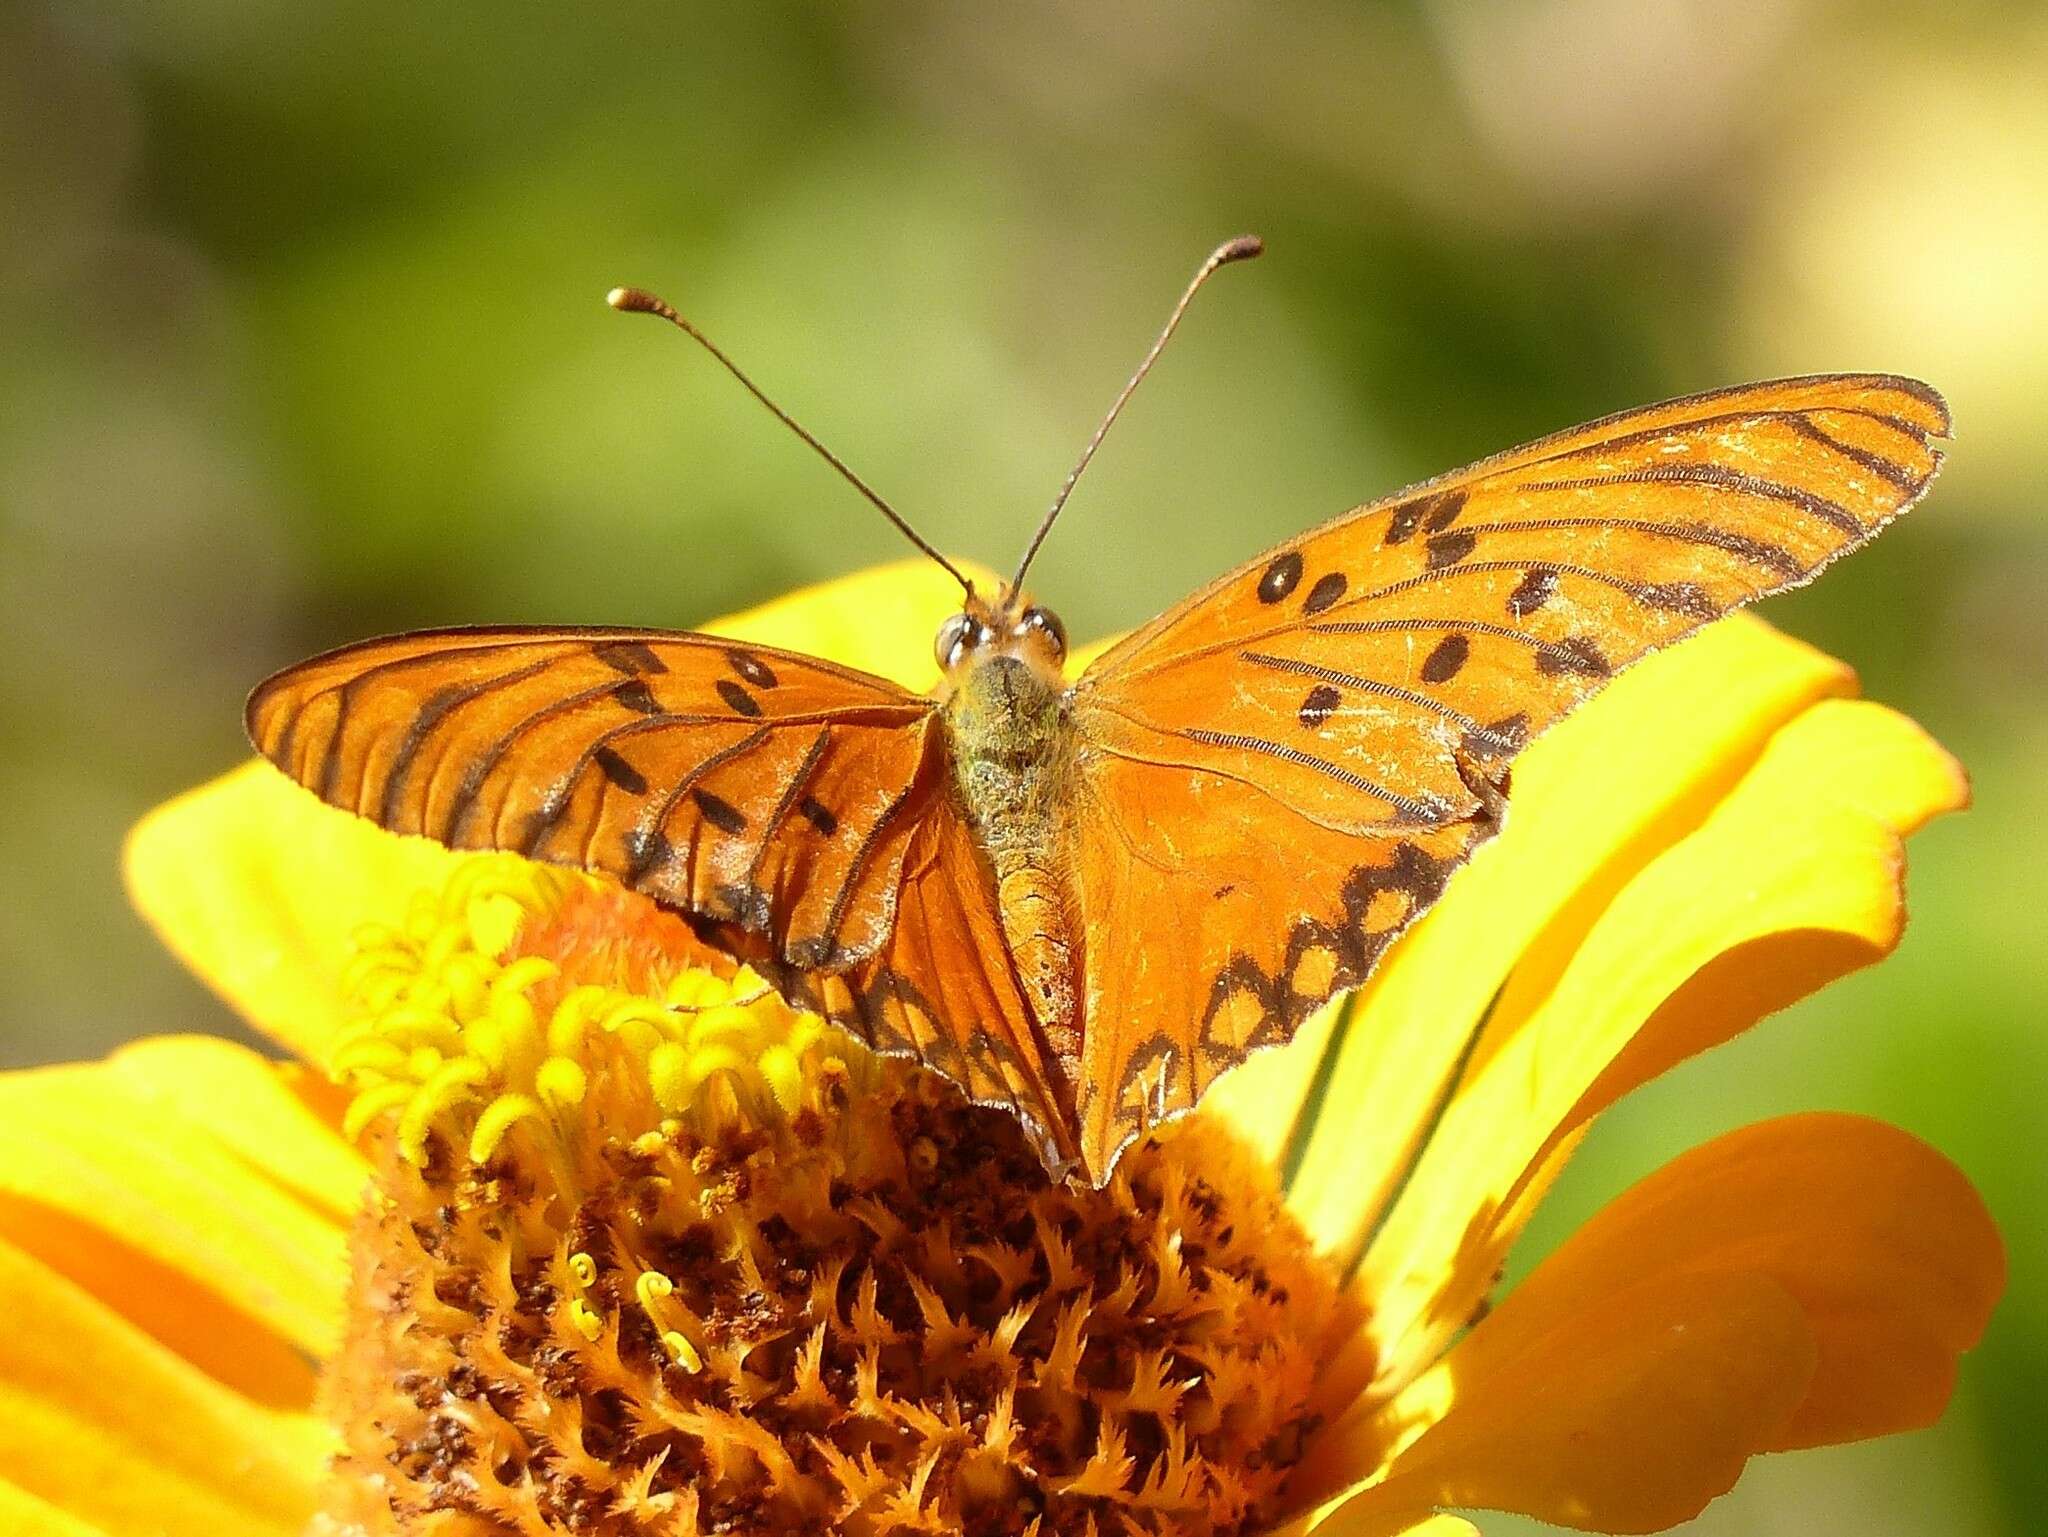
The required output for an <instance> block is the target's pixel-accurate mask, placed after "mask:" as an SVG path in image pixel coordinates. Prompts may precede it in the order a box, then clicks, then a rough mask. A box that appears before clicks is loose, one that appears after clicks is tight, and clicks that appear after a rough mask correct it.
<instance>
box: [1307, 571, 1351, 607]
mask: <svg viewBox="0 0 2048 1537" xmlns="http://www.w3.org/2000/svg"><path fill="white" fill-rule="evenodd" d="M1347 585H1348V584H1347V583H1346V582H1345V580H1344V573H1343V572H1341V571H1331V572H1327V573H1326V574H1324V575H1322V576H1319V577H1317V578H1316V584H1315V586H1313V587H1311V588H1309V590H1308V596H1307V597H1306V598H1305V599H1303V600H1302V605H1301V611H1302V612H1303V613H1304V614H1320V613H1321V612H1322V611H1323V610H1324V609H1326V608H1328V607H1330V605H1331V604H1333V603H1335V602H1336V601H1337V600H1338V599H1339V598H1341V597H1343V596H1344V589H1345V587H1346V586H1347Z"/></svg>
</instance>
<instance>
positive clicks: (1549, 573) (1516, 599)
mask: <svg viewBox="0 0 2048 1537" xmlns="http://www.w3.org/2000/svg"><path fill="white" fill-rule="evenodd" d="M1556 595H1557V573H1556V572H1555V571H1553V570H1552V569H1551V568H1550V567H1548V566H1536V567H1534V568H1532V569H1531V570H1530V572H1529V574H1528V575H1527V576H1525V577H1523V578H1522V579H1521V581H1519V582H1517V583H1516V584H1515V590H1514V591H1513V592H1511V593H1509V594H1508V614H1509V615H1510V617H1512V618H1515V619H1526V618H1528V617H1529V616H1530V615H1531V614H1533V613H1535V612H1536V610H1537V609H1539V608H1541V607H1543V605H1544V604H1546V603H1548V602H1549V601H1550V600H1551V599H1552V598H1553V597H1555V596H1556Z"/></svg>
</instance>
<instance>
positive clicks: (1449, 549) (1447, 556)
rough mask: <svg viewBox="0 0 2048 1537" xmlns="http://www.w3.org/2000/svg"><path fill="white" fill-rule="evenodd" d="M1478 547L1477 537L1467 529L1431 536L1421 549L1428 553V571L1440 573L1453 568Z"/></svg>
mask: <svg viewBox="0 0 2048 1537" xmlns="http://www.w3.org/2000/svg"><path fill="white" fill-rule="evenodd" d="M1478 547H1479V536H1478V535H1477V534H1475V533H1473V532H1472V530H1470V529H1469V528H1461V529H1457V530H1455V531H1453V532H1451V533H1448V534H1431V535H1430V536H1429V538H1428V540H1427V541H1426V542H1425V543H1424V546H1423V548H1424V549H1425V550H1426V551H1427V552H1428V557H1429V569H1430V570H1432V571H1441V570H1443V568H1444V567H1446V566H1454V565H1456V564H1457V563H1458V562H1459V561H1461V560H1463V559H1464V558H1465V557H1466V556H1467V555H1470V554H1471V553H1472V552H1473V551H1474V550H1475V549H1477V548H1478Z"/></svg>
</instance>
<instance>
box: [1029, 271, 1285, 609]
mask: <svg viewBox="0 0 2048 1537" xmlns="http://www.w3.org/2000/svg"><path fill="white" fill-rule="evenodd" d="M1265 249H1266V243H1265V241H1263V240H1261V239H1259V237H1258V236H1257V235H1239V236H1238V237H1237V238H1236V239H1235V240H1226V241H1224V242H1223V244H1222V245H1220V246H1218V247H1217V248H1216V249H1215V250H1213V251H1211V252H1210V253H1209V256H1208V259H1207V260H1206V261H1204V262H1203V263H1202V265H1201V266H1199V267H1197V268H1196V269H1195V275H1194V276H1193V277H1192V278H1190V279H1189V280H1188V286H1187V289H1186V291H1185V292H1184V293H1182V294H1181V296H1180V303H1178V304H1176V305H1175V306H1174V307H1173V313H1172V314H1171V315H1168V316H1167V317H1166V325H1165V327H1164V328H1163V329H1162V330H1161V331H1160V333H1159V340H1157V341H1156V342H1154V343H1153V344H1152V350H1151V351H1150V352H1148V353H1146V354H1145V361H1144V362H1142V363H1140V364H1139V365H1138V371H1137V372H1136V373H1134V374H1132V375H1131V382H1130V383H1128V384H1126V385H1125V386H1124V388H1123V393H1122V394H1120V395H1118V396H1117V398H1116V401H1115V403H1114V404H1113V405H1111V406H1110V408H1109V414H1108V415H1107V416H1105V417H1103V419H1102V425H1101V426H1100V427H1097V428H1096V429H1095V436H1094V437H1092V438H1090V439H1089V440H1088V446H1087V447H1086V448H1084V449H1082V450H1081V459H1080V462H1079V463H1077V464H1076V465H1075V466H1074V467H1073V469H1072V470H1070V471H1069V472H1068V474H1067V478H1066V481H1065V483H1064V484H1062V485H1061V486H1060V494H1059V495H1058V496H1056V497H1054V498H1053V499H1052V506H1051V507H1049V508H1047V509H1046V514H1045V516H1044V517H1043V518H1041V519H1040V520H1039V524H1038V532H1037V533H1035V534H1033V535H1032V536H1031V543H1030V544H1028V545H1027V546H1025V549H1024V558H1023V559H1022V560H1020V561H1018V562H1017V574H1016V575H1015V576H1013V577H1011V578H1010V589H1009V590H1010V591H1011V592H1013V593H1014V592H1017V591H1018V590H1019V589H1021V588H1022V587H1023V585H1024V573H1025V572H1026V571H1029V570H1030V569H1031V562H1032V561H1033V560H1035V559H1036V558H1037V556H1038V547H1039V546H1040V545H1042V544H1044V543H1045V536H1046V535H1047V534H1049V533H1051V532H1052V525H1053V523H1054V521H1055V520H1056V519H1057V518H1058V517H1059V515H1060V509H1061V508H1062V507H1064V506H1066V505H1067V498H1068V497H1070V496H1072V495H1073V494H1074V483H1075V482H1076V481H1078V480H1079V479H1080V478H1081V472H1082V471H1083V470H1085V469H1087V468H1088V461H1089V460H1090V459H1093V458H1094V457H1095V450H1096V449H1098V448H1100V447H1102V440H1103V439H1104V438H1106V437H1108V436H1109V428H1110V424H1111V423H1113V422H1114V421H1115V420H1116V419H1117V416H1118V415H1119V414H1120V413H1121V412H1122V411H1123V408H1124V402H1125V401H1127V400H1129V399H1130V398H1131V396H1132V395H1133V394H1134V393H1135V392H1136V391H1137V388H1138V385H1139V384H1140V383H1141V382H1143V380H1144V378H1145V375H1147V374H1148V373H1150V372H1151V371H1152V365H1153V364H1154V363H1156V362H1158V361H1159V354H1160V353H1162V352H1164V351H1165V350H1166V344H1167V342H1169V341H1171V340H1172V339H1173V333H1174V331H1175V330H1176V329H1177V328H1178V327H1179V325H1180V317H1181V316H1183V315H1185V314H1186V313H1187V312H1188V306H1189V305H1190V304H1192V303H1193V302H1194V299H1195V295H1196V294H1198V293H1200V292H1201V289H1202V285H1203V284H1204V283H1206V282H1208V281H1209V279H1210V278H1211V277H1213V276H1214V275H1215V273H1216V269H1217V268H1218V267H1227V266H1229V265H1230V264H1231V263H1232V262H1241V261H1249V260H1251V259H1252V258H1253V257H1254V256H1257V255H1258V254H1259V253H1260V252H1262V251H1264V250H1265Z"/></svg>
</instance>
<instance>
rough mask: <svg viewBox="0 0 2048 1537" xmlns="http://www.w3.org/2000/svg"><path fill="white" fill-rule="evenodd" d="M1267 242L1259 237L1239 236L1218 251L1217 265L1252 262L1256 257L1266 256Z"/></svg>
mask: <svg viewBox="0 0 2048 1537" xmlns="http://www.w3.org/2000/svg"><path fill="white" fill-rule="evenodd" d="M1265 250H1266V242H1265V241H1263V240H1261V239H1260V238H1259V237H1258V236H1257V235H1239V236H1238V237H1237V238H1236V239H1235V240H1230V241H1226V242H1225V243H1224V244H1223V245H1222V246H1220V247H1218V248H1217V251H1216V265H1217V266H1219V267H1220V266H1222V265H1223V264H1224V263H1225V262H1241V261H1250V260H1251V259H1252V258H1253V257H1254V256H1261V255H1264V254H1265Z"/></svg>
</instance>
